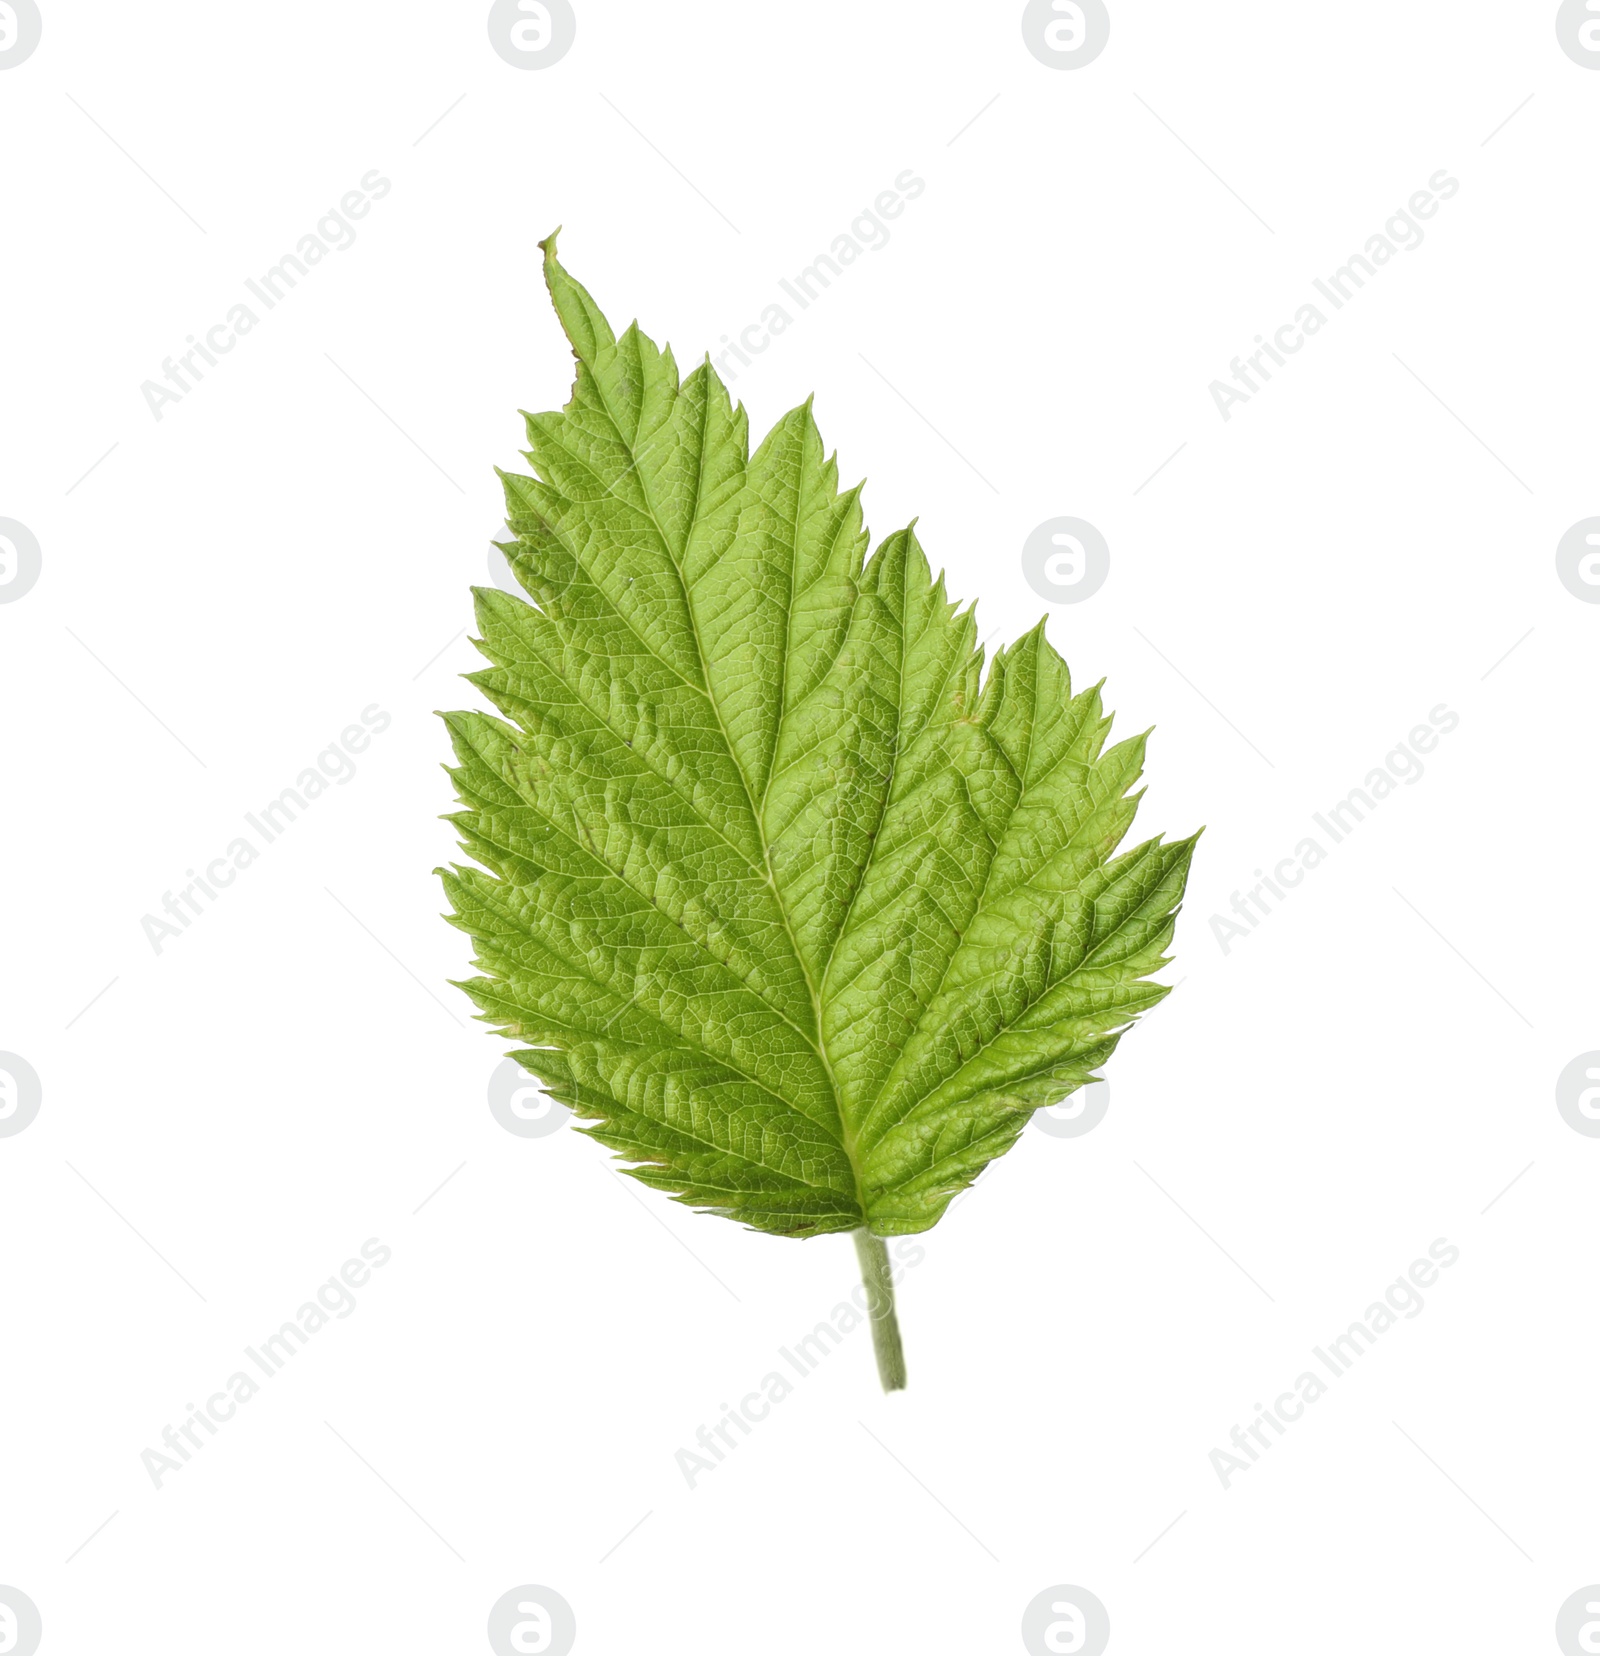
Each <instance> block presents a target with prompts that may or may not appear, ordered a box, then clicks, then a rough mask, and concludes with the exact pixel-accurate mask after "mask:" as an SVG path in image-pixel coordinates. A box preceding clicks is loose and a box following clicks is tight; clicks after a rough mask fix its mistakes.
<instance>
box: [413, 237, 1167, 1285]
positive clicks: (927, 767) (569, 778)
mask: <svg viewBox="0 0 1600 1656" xmlns="http://www.w3.org/2000/svg"><path fill="white" fill-rule="evenodd" d="M542 245H543V248H544V253H545V262H544V271H545V279H546V281H547V282H548V284H549V288H550V293H551V297H552V298H553V300H554V301H555V307H556V311H557V314H558V315H559V316H560V319H561V323H562V326H563V328H564V329H565V330H566V334H567V338H568V339H569V340H570V341H571V343H572V349H573V354H574V355H575V357H576V358H577V381H576V384H575V386H574V388H573V392H572V400H571V401H570V402H569V403H568V404H567V406H566V408H565V409H563V410H562V411H561V412H560V413H557V414H532V415H528V416H526V420H527V433H528V453H527V458H528V460H529V462H530V464H531V465H532V467H533V470H534V475H533V476H531V477H522V476H511V475H506V476H504V483H505V493H506V501H507V512H508V522H509V525H510V528H511V530H512V531H513V533H514V535H515V537H516V538H515V540H514V542H508V543H507V544H506V545H505V547H504V551H505V553H506V556H507V558H508V560H509V562H510V564H511V566H512V568H513V569H514V570H515V571H516V574H517V577H518V580H519V581H520V582H521V584H522V586H523V587H524V589H525V590H526V591H527V593H528V595H529V597H530V598H531V599H532V600H533V601H532V603H524V602H522V601H521V600H520V599H517V598H512V597H509V596H507V595H506V594H504V593H501V592H499V591H497V590H494V589H492V588H478V589H476V591H475V598H476V602H477V620H478V628H479V631H480V633H481V635H482V636H481V639H480V640H479V643H478V647H479V649H480V650H481V651H482V652H483V654H484V656H485V657H486V658H487V660H488V662H489V666H488V667H487V668H486V669H484V670H482V671H480V672H477V673H473V674H471V675H469V677H470V679H471V682H472V683H474V684H475V685H477V686H478V688H479V689H480V690H481V691H482V692H483V694H484V695H485V696H486V697H487V698H488V700H489V701H490V702H492V703H493V705H494V707H495V708H496V709H497V710H498V711H499V713H500V715H501V717H498V718H496V717H492V716H490V715H489V714H487V713H483V712H464V713H452V714H448V715H446V716H445V718H446V723H447V725H448V726H449V729H450V734H451V736H452V738H453V740H454V744H455V751H456V755H457V759H458V761H459V763H458V766H457V768H455V769H454V770H453V772H452V775H453V777H454V780H455V783H456V787H457V790H458V792H459V795H460V799H461V803H462V805H463V807H464V809H463V810H462V811H461V812H460V813H458V814H457V815H455V816H453V817H452V818H451V820H452V821H453V822H454V823H455V824H456V826H457V827H458V829H459V830H460V834H461V840H462V845H463V848H464V850H465V851H466V853H467V854H468V855H469V856H470V857H471V858H472V859H473V860H474V862H475V863H476V865H477V866H463V867H456V868H454V869H451V870H448V871H441V872H442V875H443V879H444V883H445V887H446V889H447V891H448V893H449V897H450V902H451V905H452V909H453V911H454V912H453V920H454V923H455V924H456V925H458V926H459V927H461V928H462V930H464V931H466V932H467V933H469V934H470V935H471V937H472V939H473V942H474V945H475V948H476V951H477V959H476V965H477V967H478V969H479V970H480V971H481V973H482V974H483V975H482V976H480V977H477V978H475V979H473V980H472V981H471V982H468V983H465V984H463V985H461V987H462V988H464V989H465V990H466V992H467V993H468V994H469V995H470V996H471V997H472V999H473V1000H474V1001H475V1002H476V1003H477V1005H478V1007H479V1009H480V1011H481V1013H482V1016H483V1018H484V1019H485V1021H487V1022H489V1023H490V1024H492V1025H494V1026H495V1027H496V1028H497V1029H498V1030H500V1031H501V1032H502V1033H503V1034H505V1035H507V1036H511V1037H513V1038H515V1039H518V1040H520V1041H523V1042H526V1043H527V1045H526V1047H525V1048H524V1049H523V1050H521V1051H519V1052H517V1053H516V1054H515V1056H516V1058H517V1059H518V1061H519V1062H520V1063H521V1064H522V1065H523V1066H524V1067H525V1068H526V1069H527V1070H529V1071H530V1072H531V1073H532V1074H533V1075H534V1076H536V1077H537V1078H538V1079H539V1081H540V1082H541V1083H542V1084H543V1086H544V1087H545V1089H546V1090H547V1092H548V1093H549V1094H550V1095H551V1097H553V1098H555V1099H557V1100H559V1101H560V1102H561V1103H563V1104H565V1105H567V1106H568V1107H569V1108H570V1109H572V1110H573V1111H575V1112H576V1114H577V1115H578V1116H579V1117H581V1118H583V1120H584V1122H585V1123H586V1127H585V1130H586V1131H587V1132H588V1133H589V1134H590V1135H591V1136H592V1137H594V1138H596V1139H598V1140H600V1142H601V1143H602V1144H605V1145H607V1146H609V1147H610V1148H611V1149H612V1150H614V1151H615V1152H616V1153H617V1155H618V1157H619V1158H620V1159H622V1160H623V1161H625V1162H627V1163H629V1164H631V1165H630V1166H629V1169H628V1171H630V1172H631V1173H632V1174H633V1176H634V1177H635V1178H637V1179H640V1180H642V1181H643V1182H644V1183H645V1184H649V1185H654V1186H656V1187H657V1188H659V1189H661V1190H665V1191H668V1192H670V1193H671V1194H672V1195H673V1196H675V1197H676V1198H677V1199H678V1200H680V1201H683V1202H687V1203H689V1204H690V1205H691V1206H693V1207H696V1208H699V1209H702V1210H706V1211H710V1212H715V1213H720V1214H723V1215H726V1216H727V1217H728V1218H732V1219H738V1220H742V1221H743V1222H744V1223H745V1224H747V1225H749V1226H752V1227H754V1228H755V1229H758V1230H764V1231H771V1232H773V1233H774V1234H776V1235H780V1236H814V1235H817V1234H820V1233H822V1232H826V1231H846V1230H865V1231H867V1232H869V1233H870V1235H871V1237H874V1238H876V1237H885V1236H896V1235H903V1234H908V1233H911V1232H915V1231H923V1230H926V1229H928V1228H929V1227H930V1226H931V1225H933V1224H934V1223H936V1222H937V1221H938V1219H939V1217H940V1216H941V1215H942V1214H943V1212H944V1210H945V1208H946V1207H947V1206H948V1204H949V1203H950V1201H951V1199H952V1197H954V1196H955V1195H956V1194H957V1193H958V1192H959V1191H961V1190H963V1189H964V1188H965V1187H966V1186H968V1185H969V1184H970V1183H971V1182H972V1181H973V1180H974V1179H975V1178H976V1177H977V1176H978V1174H979V1173H980V1172H981V1171H982V1170H983V1168H984V1167H985V1166H986V1165H987V1163H988V1162H990V1161H991V1160H992V1159H993V1158H994V1157H996V1156H998V1155H1001V1154H1003V1153H1004V1152H1005V1151H1006V1150H1008V1149H1009V1148H1010V1147H1011V1145H1012V1144H1013V1143H1014V1142H1015V1141H1016V1139H1017V1136H1018V1134H1019V1133H1020V1132H1021V1131H1022V1129H1023V1127H1024V1126H1025V1125H1026V1123H1027V1121H1028V1117H1029V1115H1030V1114H1031V1112H1032V1111H1034V1110H1035V1109H1038V1108H1041V1107H1043V1106H1046V1105H1051V1104H1055V1103H1058V1102H1059V1101H1060V1100H1061V1099H1062V1098H1064V1097H1065V1096H1066V1095H1067V1094H1068V1093H1070V1092H1072V1091H1073V1090H1074V1089H1075V1088H1077V1087H1081V1086H1083V1085H1084V1084H1085V1083H1086V1082H1088V1081H1090V1080H1092V1079H1094V1077H1095V1072H1096V1071H1097V1070H1098V1069H1099V1067H1100V1066H1101V1065H1102V1064H1104V1063H1105V1061H1106V1059H1107V1058H1109V1057H1110V1056H1111V1053H1112V1052H1113V1051H1114V1050H1115V1048H1116V1045H1117V1041H1118V1039H1119V1038H1120V1037H1121V1035H1122V1033H1123V1031H1124V1030H1126V1029H1127V1028H1128V1026H1129V1025H1130V1024H1131V1023H1132V1021H1133V1020H1134V1018H1135V1017H1136V1016H1137V1015H1138V1014H1139V1013H1141V1012H1143V1011H1145V1010H1147V1009H1148V1008H1149V1007H1152V1006H1154V1005H1155V1004H1156V1002H1157V1001H1159V1000H1160V999H1161V998H1162V997H1163V996H1164V995H1165V994H1167V992H1168V991H1167V990H1166V989H1165V988H1164V987H1162V986H1160V985H1158V984H1155V983H1152V982H1151V981H1150V975H1151V974H1152V973H1154V972H1156V971H1158V970H1159V969H1160V968H1161V967H1163V966H1164V965H1166V964H1167V960H1166V957H1165V953H1164V951H1165V950H1166V948H1167V946H1168V944H1169V943H1170V941H1171V938H1172V932H1173V923H1174V919H1175V916H1176V913H1177V909H1178V904H1179V901H1180V899H1181V897H1182V895H1183V887H1184V880H1185V877H1186V875H1187V872H1188V867H1189V861H1190V857H1191V855H1192V852H1193V848H1194V839H1193V838H1190V839H1185V840H1180V841H1177V842H1175V843H1167V842H1164V841H1163V840H1161V839H1160V838H1159V837H1158V838H1156V839H1152V840H1147V841H1145V842H1144V843H1143V844H1140V845H1137V846H1135V847H1134V848H1133V849H1132V850H1129V851H1124V852H1122V853H1121V854H1120V855H1119V854H1118V849H1117V848H1118V846H1119V845H1120V844H1121V842H1122V840H1123V838H1124V836H1125V835H1126V834H1127V832H1128V830H1129V828H1130V826H1131V825H1132V822H1133V817H1134V812H1135V809H1136V807H1137V804H1138V798H1139V796H1138V795H1137V794H1130V792H1129V790H1130V789H1131V788H1132V787H1133V786H1134V784H1135V783H1136V782H1137V781H1138V778H1139V776H1140V772H1141V768H1142V765H1143V759H1144V747H1145V738H1144V737H1143V736H1140V737H1135V738H1134V739H1132V740H1130V741H1125V742H1120V743H1117V744H1115V745H1114V746H1109V747H1108V746H1107V745H1106V742H1107V734H1108V732H1109V730H1110V724H1111V721H1110V719H1109V718H1108V717H1107V716H1106V715H1105V714H1104V712H1103V711H1102V708H1101V702H1100V691H1099V687H1098V686H1096V687H1095V688H1093V689H1089V690H1084V691H1080V692H1078V693H1076V694H1074V692H1073V689H1072V683H1071V679H1070V677H1069V675H1068V672H1067V666H1066V663H1065V662H1064V661H1063V660H1062V659H1061V657H1060V656H1059V655H1058V654H1057V653H1056V652H1055V650H1054V649H1052V648H1051V646H1050V644H1049V643H1048V641H1047V640H1046V638H1045V634H1044V623H1043V622H1042V621H1041V622H1040V624H1039V625H1038V626H1037V627H1036V628H1035V629H1034V630H1033V631H1032V632H1030V633H1029V634H1028V635H1027V636H1026V637H1025V638H1023V639H1022V640H1021V641H1020V642H1018V643H1016V644H1013V645H1011V646H1010V647H1008V648H1006V649H1002V650H1000V651H999V652H998V653H997V654H996V655H995V657H994V659H993V660H992V661H991V662H990V663H989V667H988V672H987V674H985V672H984V670H983V652H982V651H981V650H980V649H979V648H978V647H977V643H976V633H977V629H976V626H975V623H974V619H973V612H972V610H971V609H970V608H969V609H961V608H959V607H958V606H957V605H956V604H954V603H952V602H950V600H949V599H948V598H947V597H946V595H945V590H944V581H943V577H942V576H941V577H940V578H938V579H935V578H934V577H933V576H932V574H931V572H930V570H929V568H928V563H927V560H926V558H925V557H924V556H923V553H922V548H921V547H920V546H919V545H918V543H917V539H916V536H915V535H914V534H913V533H912V531H911V529H909V528H907V529H903V530H901V531H899V532H898V533H896V534H893V535H891V536H889V538H888V539H887V540H885V541H884V542H883V543H882V544H881V545H880V546H879V547H878V549H877V550H876V552H874V553H873V554H872V556H871V557H870V558H868V557H867V556H866V554H867V544H868V537H867V533H866V530H865V529H864V528H863V526H862V518H861V490H860V487H859V485H858V486H857V487H855V488H851V489H845V490H841V489H840V487H839V477H838V469H837V467H836V465H835V462H834V458H833V457H832V456H831V455H829V454H828V453H827V452H826V450H825V449H824V447H823V443H822V438H821V436H820V435H819V433H818V431H817V426H816V422H815V420H814V419H813V418H812V413H811V405H810V403H809V402H807V403H806V404H805V405H804V406H803V407H801V408H797V409H795V410H793V412H791V413H789V414H787V415H785V416H784V418H783V419H782V420H780V421H779V422H778V424H777V425H776V426H775V427H774V428H773V430H772V431H771V432H770V433H769V434H768V435H767V437H766V438H765V439H764V440H763V441H762V442H761V444H760V446H759V447H758V448H757V449H756V452H755V454H754V455H752V454H751V453H750V445H749V440H748V430H747V421H746V416H745V412H744V409H743V408H742V407H737V406H735V405H733V404H732V402H731V401H730V399H729V396H728V392H727V389H726V387H725V386H724V385H723V383H722V381H721V380H720V379H719V378H718V377H717V375H716V374H715V373H714V372H713V371H712V368H711V365H710V362H709V360H708V361H706V362H705V363H703V364H702V365H701V366H700V367H698V368H696V369H695V370H694V371H693V372H692V373H691V374H689V375H688V377H687V378H684V379H680V377H679V374H678V369H677V365H676V363H675V362H674V361H673V358H672V354H671V352H670V350H662V349H659V348H658V347H657V346H656V345H655V344H654V343H652V341H651V340H649V339H648V338H646V337H645V335H643V334H642V333H640V332H639V329H638V327H637V326H632V327H630V328H628V329H627V331H626V332H625V333H623V334H622V335H621V336H620V337H618V336H616V335H615V334H613V332H612V330H611V327H610V325H609V324H608V323H607V321H606V319H605V317H604V316H602V315H601V313H600V310H599V308H598V307H597V306H596V304H595V303H594V301H593V299H591V298H590V296H589V294H588V293H587V292H586V291H585V290H584V289H583V288H582V287H580V286H579V285H578V283H577V282H575V281H573V279H572V278H571V277H570V276H569V275H568V274H567V272H566V271H565V270H564V269H563V268H562V267H561V265H560V263H559V262H558V261H557V259H556V251H555V238H554V237H553V236H552V237H551V238H550V239H549V240H548V241H547V242H545V243H543V244H542ZM865 1257H866V1256H865V1255H864V1258H865ZM869 1285H870V1272H869Z"/></svg>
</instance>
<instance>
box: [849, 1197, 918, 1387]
mask: <svg viewBox="0 0 1600 1656" xmlns="http://www.w3.org/2000/svg"><path fill="white" fill-rule="evenodd" d="M851 1234H852V1235H853V1236H854V1237H855V1239H856V1257H857V1258H858V1259H859V1260H860V1261H861V1281H862V1284H863V1285H864V1286H865V1288H866V1290H867V1315H868V1316H869V1317H871V1319H872V1349H873V1351H874V1352H875V1353H876V1355H877V1358H878V1378H879V1380H881V1381H882V1382H883V1389H884V1390H885V1391H886V1392H893V1391H904V1390H905V1389H906V1354H905V1352H904V1351H903V1350H902V1349H901V1346H900V1323H899V1319H898V1318H897V1317H896V1316H895V1314H894V1279H893V1278H892V1277H891V1276H890V1274H889V1249H888V1246H887V1244H886V1243H885V1242H884V1240H883V1238H882V1237H881V1236H874V1235H873V1234H872V1232H871V1231H869V1230H866V1229H862V1230H858V1231H854V1232H852V1233H851Z"/></svg>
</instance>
